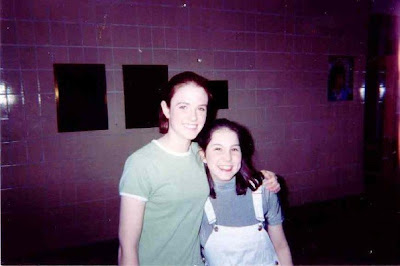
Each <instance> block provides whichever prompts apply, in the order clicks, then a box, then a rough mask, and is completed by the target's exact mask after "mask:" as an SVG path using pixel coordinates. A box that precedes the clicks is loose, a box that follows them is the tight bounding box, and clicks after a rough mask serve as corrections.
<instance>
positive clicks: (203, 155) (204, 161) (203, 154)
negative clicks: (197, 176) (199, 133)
mask: <svg viewBox="0 0 400 266" xmlns="http://www.w3.org/2000/svg"><path fill="white" fill-rule="evenodd" d="M199 154H200V158H201V159H202V160H203V163H207V159H206V154H205V152H204V151H203V150H202V149H200V150H199Z"/></svg>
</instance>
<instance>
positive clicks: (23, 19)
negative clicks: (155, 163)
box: [0, 0, 368, 256]
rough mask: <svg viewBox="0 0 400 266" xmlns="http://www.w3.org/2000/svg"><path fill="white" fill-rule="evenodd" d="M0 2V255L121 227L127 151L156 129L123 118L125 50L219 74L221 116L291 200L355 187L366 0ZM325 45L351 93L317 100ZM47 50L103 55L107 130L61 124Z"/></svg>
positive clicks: (96, 58)
mask: <svg viewBox="0 0 400 266" xmlns="http://www.w3.org/2000/svg"><path fill="white" fill-rule="evenodd" d="M1 3H2V7H1V42H2V49H1V72H0V73H1V77H0V79H1V86H0V99H1V129H2V139H1V140H2V145H1V159H2V161H1V163H2V166H1V172H2V173H1V174H2V176H1V200H2V201H1V203H2V204H1V207H2V249H3V256H13V255H19V256H22V255H23V254H27V253H30V252H35V251H36V252H38V251H41V250H44V249H54V248H58V247H63V246H71V245H80V244H84V243H88V242H92V241H97V240H104V239H111V238H116V237H117V227H118V209H119V205H118V204H119V197H118V188H117V186H118V181H119V178H120V175H121V172H122V167H123V163H124V161H125V159H126V157H127V156H128V155H129V154H130V153H131V152H133V151H134V150H136V149H137V148H139V147H141V146H142V145H144V144H146V143H147V142H148V141H149V140H151V139H153V138H157V137H158V133H157V129H155V128H152V129H134V130H126V129H125V125H124V101H123V99H124V98H123V84H122V68H121V65H122V64H168V66H169V70H170V71H169V74H170V76H172V75H173V74H176V73H178V72H181V71H184V70H193V71H196V72H198V73H200V74H202V75H204V76H206V77H208V78H210V79H227V80H228V81H229V105H230V109H229V110H223V111H222V112H220V116H224V117H228V118H230V119H234V120H236V121H238V122H241V123H243V124H244V125H246V126H248V127H249V128H250V130H251V131H252V133H253V135H254V138H255V140H256V143H257V154H256V158H255V159H256V163H257V165H258V166H260V167H262V168H266V169H269V170H272V171H275V172H277V173H279V174H281V175H282V176H283V177H284V178H285V180H286V182H287V185H288V187H289V192H290V194H289V200H290V202H291V203H293V204H302V203H305V202H310V201H319V200H325V199H330V198H336V197H341V196H344V195H347V194H353V193H358V192H360V191H361V190H362V173H361V170H362V166H361V162H362V142H363V140H362V139H363V135H362V127H363V105H362V103H361V101H360V99H359V93H358V88H359V87H360V85H361V82H362V80H363V74H362V71H363V70H364V68H365V54H366V39H367V15H368V13H367V1H366V0H361V1H360V0H354V1H353V0H341V1H316V0H315V1H309V0H285V1H284V0H279V1H277V0H268V1H265V0H250V1H248V0H247V1H246V0H209V1H205V0H196V1H192V0H187V1H182V0H171V1H166V0H164V1H162V0H152V1H150V0H147V1H143V0H140V1H139V0H137V1H114V0H68V1H64V0H41V1H32V0H2V1H1ZM329 55H350V56H354V57H355V72H354V75H355V82H354V93H355V96H354V100H353V101H348V102H335V103H332V102H327V96H326V94H327V93H326V87H327V74H328V56H329ZM198 59H201V60H198ZM199 61H201V62H199ZM53 63H101V64H105V65H106V78H107V99H108V117H109V130H104V131H93V132H75V133H58V132H57V118H56V102H55V93H54V79H53V72H52V64H53Z"/></svg>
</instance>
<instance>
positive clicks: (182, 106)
mask: <svg viewBox="0 0 400 266" xmlns="http://www.w3.org/2000/svg"><path fill="white" fill-rule="evenodd" d="M186 107H187V106H186V105H180V106H179V107H178V108H179V109H182V110H185V109H186Z"/></svg>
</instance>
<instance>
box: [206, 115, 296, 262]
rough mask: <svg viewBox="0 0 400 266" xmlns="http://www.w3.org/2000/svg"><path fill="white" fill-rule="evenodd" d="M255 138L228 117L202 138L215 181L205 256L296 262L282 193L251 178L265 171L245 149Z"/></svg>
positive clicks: (220, 259) (225, 259) (209, 203)
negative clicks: (287, 235) (279, 195)
mask: <svg viewBox="0 0 400 266" xmlns="http://www.w3.org/2000/svg"><path fill="white" fill-rule="evenodd" d="M249 140H251V137H250V135H249V133H248V132H247V130H246V129H245V128H244V127H242V126H240V125H238V124H237V123H234V122H231V121H229V120H227V119H218V120H216V121H215V122H214V123H213V124H212V125H211V126H210V128H208V129H207V130H205V131H204V133H203V134H201V136H200V137H199V141H198V143H199V145H200V147H201V149H202V150H201V155H202V158H203V162H204V163H205V168H206V172H207V176H208V181H209V185H210V196H209V198H208V199H207V201H206V204H205V207H204V215H203V221H202V225H201V229H200V239H201V244H202V247H203V255H204V259H205V261H206V264H207V265H217V266H218V265H278V264H281V265H292V258H291V254H290V249H289V246H288V243H287V241H286V238H285V234H284V232H283V229H282V221H283V217H282V215H281V210H280V204H279V200H278V198H277V196H276V194H274V193H271V192H269V191H268V190H265V189H264V188H263V187H262V186H261V187H259V183H257V182H253V183H252V182H251V181H249V180H254V179H253V177H254V176H255V175H259V173H257V172H256V171H255V170H254V169H253V167H252V164H251V155H252V152H251V151H250V152H248V151H247V149H245V147H246V146H245V145H247V146H249V145H250V146H252V145H251V141H249ZM249 187H250V188H251V190H253V191H251V190H250V188H249ZM265 224H267V229H268V233H267V231H266V230H265V229H264V228H265V227H264V225H265Z"/></svg>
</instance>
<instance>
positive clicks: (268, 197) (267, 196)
mask: <svg viewBox="0 0 400 266" xmlns="http://www.w3.org/2000/svg"><path fill="white" fill-rule="evenodd" d="M262 195H263V202H264V203H265V204H267V205H270V204H271V203H272V204H274V203H276V202H279V198H278V194H277V193H274V192H271V191H269V190H268V189H267V188H265V186H262Z"/></svg>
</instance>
